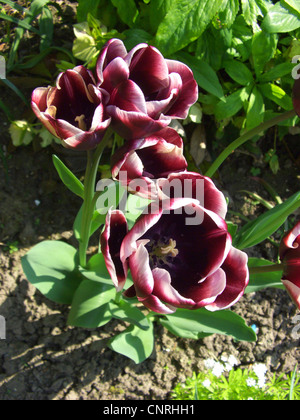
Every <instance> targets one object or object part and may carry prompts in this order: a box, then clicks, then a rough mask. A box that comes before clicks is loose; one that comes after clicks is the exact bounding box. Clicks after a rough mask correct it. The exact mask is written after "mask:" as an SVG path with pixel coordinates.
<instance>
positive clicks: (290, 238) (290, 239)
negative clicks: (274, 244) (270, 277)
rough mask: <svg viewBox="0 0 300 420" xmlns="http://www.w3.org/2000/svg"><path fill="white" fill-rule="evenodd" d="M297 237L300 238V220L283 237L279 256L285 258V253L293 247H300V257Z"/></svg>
mask: <svg viewBox="0 0 300 420" xmlns="http://www.w3.org/2000/svg"><path fill="white" fill-rule="evenodd" d="M297 238H300V222H298V223H297V224H296V226H294V227H293V229H291V230H290V231H289V232H288V233H287V234H286V235H285V236H284V237H283V239H282V241H281V243H280V246H279V256H280V259H281V260H283V259H284V257H285V254H286V253H287V252H288V251H290V250H291V249H297V248H299V258H300V247H299V243H298V242H297Z"/></svg>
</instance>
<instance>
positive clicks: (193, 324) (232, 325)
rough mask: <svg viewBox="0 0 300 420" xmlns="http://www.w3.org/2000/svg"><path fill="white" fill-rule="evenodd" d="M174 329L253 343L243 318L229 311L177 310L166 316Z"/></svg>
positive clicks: (249, 329)
mask: <svg viewBox="0 0 300 420" xmlns="http://www.w3.org/2000/svg"><path fill="white" fill-rule="evenodd" d="M166 317H167V319H168V320H169V321H170V323H172V324H173V325H174V327H176V328H179V329H182V330H190V331H192V332H193V333H207V334H224V335H229V336H232V337H234V338H235V339H236V340H239V341H255V340H256V336H255V333H254V331H253V330H252V329H251V328H250V327H248V326H247V325H246V324H245V321H244V319H243V318H241V317H240V316H239V315H237V314H236V313H234V312H232V311H229V310H222V311H216V312H210V311H208V310H207V309H205V308H201V309H197V310H193V311H192V310H190V309H177V311H176V312H175V313H174V314H170V315H166Z"/></svg>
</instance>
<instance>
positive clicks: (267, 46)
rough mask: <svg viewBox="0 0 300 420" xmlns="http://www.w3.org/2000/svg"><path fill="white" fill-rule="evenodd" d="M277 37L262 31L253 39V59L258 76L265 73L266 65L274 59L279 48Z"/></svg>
mask: <svg viewBox="0 0 300 420" xmlns="http://www.w3.org/2000/svg"><path fill="white" fill-rule="evenodd" d="M277 41H278V39H277V35H274V34H268V33H266V32H263V31H260V32H257V33H256V34H254V35H253V38H252V58H253V65H254V70H255V73H256V76H257V77H258V76H259V75H260V74H261V73H263V71H264V68H265V66H266V64H267V63H268V62H269V61H270V60H271V58H273V57H274V54H275V52H276V47H277Z"/></svg>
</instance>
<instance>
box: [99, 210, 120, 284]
mask: <svg viewBox="0 0 300 420" xmlns="http://www.w3.org/2000/svg"><path fill="white" fill-rule="evenodd" d="M126 234H127V221H126V218H125V216H124V214H123V213H122V212H121V211H120V210H114V211H109V212H108V213H107V216H106V222H105V228H104V230H103V233H102V235H101V238H100V244H101V251H102V254H103V256H104V260H105V265H106V267H107V270H108V272H109V274H110V277H111V279H112V281H113V284H114V286H115V287H116V289H117V291H120V290H122V289H123V287H124V284H125V282H126V277H127V262H126V261H125V262H124V264H123V263H122V262H121V260H120V248H121V244H122V241H123V239H124V238H125V236H126Z"/></svg>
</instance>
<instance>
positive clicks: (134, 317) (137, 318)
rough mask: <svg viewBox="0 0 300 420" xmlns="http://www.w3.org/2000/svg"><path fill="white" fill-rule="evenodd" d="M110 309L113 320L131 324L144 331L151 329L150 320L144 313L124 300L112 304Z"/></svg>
mask: <svg viewBox="0 0 300 420" xmlns="http://www.w3.org/2000/svg"><path fill="white" fill-rule="evenodd" d="M109 307H110V312H111V315H112V317H113V318H116V319H120V320H122V321H126V322H129V323H130V324H133V325H136V326H137V327H138V328H141V329H142V330H147V329H148V328H149V327H150V325H149V321H148V318H147V317H146V316H145V315H144V314H143V312H142V311H140V310H139V309H138V308H137V307H136V306H132V305H130V304H129V303H127V302H125V301H124V300H121V301H120V302H119V303H118V304H117V303H114V302H110V304H109Z"/></svg>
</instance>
